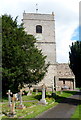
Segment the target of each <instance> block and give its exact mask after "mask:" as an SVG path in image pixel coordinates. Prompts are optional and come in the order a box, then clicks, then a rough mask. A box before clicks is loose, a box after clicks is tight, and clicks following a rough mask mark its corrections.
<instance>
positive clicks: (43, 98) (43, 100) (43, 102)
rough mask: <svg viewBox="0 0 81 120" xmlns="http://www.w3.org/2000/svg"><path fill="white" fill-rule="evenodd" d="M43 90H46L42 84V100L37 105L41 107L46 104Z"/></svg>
mask: <svg viewBox="0 0 81 120" xmlns="http://www.w3.org/2000/svg"><path fill="white" fill-rule="evenodd" d="M45 89H46V86H45V84H43V85H42V99H41V100H40V102H39V103H41V104H43V105H46V104H47V102H46V99H45Z"/></svg>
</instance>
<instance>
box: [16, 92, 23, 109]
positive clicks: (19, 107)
mask: <svg viewBox="0 0 81 120" xmlns="http://www.w3.org/2000/svg"><path fill="white" fill-rule="evenodd" d="M19 94H20V104H19V105H18V106H16V108H17V109H24V108H25V106H24V105H23V103H22V102H23V101H22V94H23V93H22V90H20V92H19Z"/></svg>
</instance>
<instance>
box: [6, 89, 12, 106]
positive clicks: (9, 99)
mask: <svg viewBox="0 0 81 120" xmlns="http://www.w3.org/2000/svg"><path fill="white" fill-rule="evenodd" d="M7 95H8V105H9V106H11V96H10V95H12V92H11V91H10V90H8V92H7Z"/></svg>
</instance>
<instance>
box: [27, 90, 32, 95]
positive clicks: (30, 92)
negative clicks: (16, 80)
mask: <svg viewBox="0 0 81 120" xmlns="http://www.w3.org/2000/svg"><path fill="white" fill-rule="evenodd" d="M32 92H33V88H30V89H29V91H28V94H27V96H30V95H32Z"/></svg>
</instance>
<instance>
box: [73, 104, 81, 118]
mask: <svg viewBox="0 0 81 120" xmlns="http://www.w3.org/2000/svg"><path fill="white" fill-rule="evenodd" d="M72 118H80V119H79V120H81V105H78V106H77V108H76V110H75V112H74V114H73V116H72Z"/></svg>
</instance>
